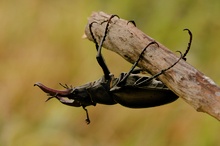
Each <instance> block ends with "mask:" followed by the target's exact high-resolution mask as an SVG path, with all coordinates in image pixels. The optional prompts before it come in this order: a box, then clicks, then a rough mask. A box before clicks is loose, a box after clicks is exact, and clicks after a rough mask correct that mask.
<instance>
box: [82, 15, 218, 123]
mask: <svg viewBox="0 0 220 146" xmlns="http://www.w3.org/2000/svg"><path fill="white" fill-rule="evenodd" d="M109 17H110V15H108V14H105V13H104V12H94V13H92V15H91V16H90V17H89V18H88V24H87V26H86V29H85V35H86V37H87V38H88V39H89V40H91V41H93V39H92V37H91V34H90V31H89V24H90V23H92V22H97V23H94V24H93V25H92V31H93V33H94V36H95V37H96V39H97V41H98V42H100V39H101V38H102V36H103V34H104V29H105V26H106V23H103V21H106V20H108V18H109ZM152 41H155V40H154V39H152V38H151V37H149V36H147V35H146V34H144V33H143V32H142V31H140V30H139V29H138V28H137V27H135V26H134V25H133V23H128V21H127V20H124V19H121V18H120V19H119V18H117V17H115V18H113V19H112V21H111V23H110V26H109V30H108V34H107V37H106V40H105V42H104V45H103V46H104V47H105V48H107V49H109V50H111V51H114V52H116V53H118V54H119V55H120V56H122V57H123V58H124V59H126V60H127V61H129V62H131V63H134V62H135V61H136V60H137V59H138V56H139V55H140V53H141V51H142V50H143V48H144V47H145V46H146V45H147V44H149V43H150V42H152ZM157 43H158V44H159V47H157V45H151V46H150V47H149V48H147V50H146V51H145V53H144V55H143V59H141V61H140V62H139V64H138V66H139V67H140V68H142V69H144V70H147V71H148V72H149V73H150V74H152V75H154V74H156V73H158V72H160V71H161V70H162V69H165V68H167V67H169V66H170V65H172V64H173V63H174V62H175V61H177V60H178V58H179V57H178V56H176V55H175V54H173V53H172V52H171V51H170V50H169V49H168V48H166V47H165V46H163V45H162V44H160V43H159V42H157ZM159 79H160V80H161V81H162V82H163V83H164V84H165V85H166V86H167V87H168V88H169V89H170V90H172V91H173V92H174V93H175V94H177V95H178V96H179V97H181V98H183V99H184V100H185V101H186V102H187V103H188V104H190V105H191V106H193V107H194V108H195V109H196V110H197V111H199V112H205V113H208V114H209V115H211V116H213V117H215V118H216V119H218V120H220V88H219V87H218V86H217V85H216V84H215V83H214V82H213V81H212V80H211V79H210V78H209V77H207V76H205V75H204V74H203V73H201V72H200V71H198V70H197V69H195V68H194V67H193V66H191V65H190V64H188V63H187V62H185V61H184V60H181V61H180V62H179V63H177V65H175V66H174V67H173V68H172V69H170V70H168V71H167V72H165V73H164V74H162V75H160V76H159Z"/></svg>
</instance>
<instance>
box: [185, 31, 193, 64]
mask: <svg viewBox="0 0 220 146" xmlns="http://www.w3.org/2000/svg"><path fill="white" fill-rule="evenodd" d="M185 30H187V31H188V33H189V42H188V46H187V50H186V52H185V53H184V54H183V59H184V60H185V61H186V55H187V53H188V52H189V50H190V47H191V44H192V37H193V35H192V32H191V31H190V30H189V29H187V28H186V29H184V30H183V31H185Z"/></svg>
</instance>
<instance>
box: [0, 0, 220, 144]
mask: <svg viewBox="0 0 220 146" xmlns="http://www.w3.org/2000/svg"><path fill="white" fill-rule="evenodd" d="M92 11H104V12H106V13H109V14H117V15H119V16H120V17H121V18H124V19H127V20H135V21H136V24H137V27H138V28H140V29H141V30H143V32H145V33H146V34H148V35H149V36H151V37H153V38H154V39H156V40H157V41H159V42H161V43H162V44H164V45H165V46H167V47H168V48H170V49H171V50H172V51H176V50H180V51H184V50H185V49H186V46H187V43H188V39H189V36H188V34H187V32H183V31H182V30H183V29H184V28H189V29H190V30H191V31H192V32H193V37H194V38H193V44H192V49H191V51H190V53H189V54H188V57H187V59H188V60H187V61H188V62H189V63H190V64H192V65H193V66H195V67H196V68H197V69H199V70H200V71H202V72H203V73H205V74H206V75H207V76H209V77H211V78H212V79H213V80H214V81H215V82H216V83H217V84H219V83H220V77H219V74H220V69H219V64H220V57H219V56H220V50H219V46H220V41H219V38H220V19H219V18H220V1H219V0H209V1H207V0H194V1H193V0H179V1H177V0H168V1H162V0H155V1H152V0H136V1H132V0H127V1H123V0H122V1H119V0H112V1H104V0H97V1H89V0H19V1H16V0H7V1H6V0H1V1H0V97H1V101H0V110H1V114H0V145H1V146H15V145H16V146H71V145H74V146H88V145H91V146H104V145H105V146H110V145H116V146H118V145H119V146H134V145H135V146H143V145H148V146H176V145H178V146H207V145H211V146H217V145H220V139H219V131H220V125H219V121H217V120H216V119H214V118H213V117H211V116H209V115H207V114H204V113H199V112H196V111H195V110H194V109H193V108H192V107H191V106H189V105H188V104H187V103H185V102H184V101H183V100H182V99H179V100H178V101H176V102H174V103H172V104H169V105H165V106H161V107H156V108H149V109H128V108H125V107H122V106H120V105H115V106H105V105H97V106H96V107H88V110H89V114H90V118H91V124H90V125H86V123H85V122H84V120H85V112H84V110H83V109H82V108H73V107H68V106H64V105H62V104H60V103H59V102H58V101H57V100H51V101H50V102H47V103H45V102H44V101H45V100H46V95H45V94H44V93H43V92H42V91H40V90H39V89H38V88H37V87H33V84H34V83H35V82H42V83H44V84H45V85H47V86H49V87H52V88H56V89H62V87H61V86H59V85H58V83H59V82H61V83H67V84H68V85H73V86H78V85H81V84H84V83H86V82H89V81H93V80H96V79H98V78H99V77H101V75H102V71H101V69H100V67H99V66H98V64H97V62H96V59H95V55H96V51H95V46H94V44H93V43H92V42H90V41H88V40H86V39H82V35H83V33H84V29H85V26H86V23H87V18H88V17H89V16H90V15H91V13H92ZM104 56H105V58H106V62H107V64H108V65H109V68H110V69H111V72H112V73H114V74H116V76H117V75H118V74H119V73H120V72H123V71H128V70H129V68H130V66H131V65H130V64H129V63H127V62H126V61H125V60H123V59H122V58H121V57H119V56H118V55H117V54H114V53H112V52H110V51H104Z"/></svg>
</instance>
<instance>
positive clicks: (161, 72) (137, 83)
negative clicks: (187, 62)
mask: <svg viewBox="0 0 220 146" xmlns="http://www.w3.org/2000/svg"><path fill="white" fill-rule="evenodd" d="M177 52H179V53H180V58H179V59H178V60H177V61H176V62H175V63H174V64H172V65H171V66H170V67H168V68H166V69H163V70H161V71H160V72H159V73H157V74H155V75H153V76H151V77H150V78H147V79H146V80H144V81H141V82H140V81H137V82H136V83H135V84H134V85H141V84H142V83H144V82H149V81H151V80H153V79H155V78H157V77H158V76H160V75H162V74H163V73H165V72H166V71H167V70H169V69H171V68H172V67H174V66H175V65H176V64H177V63H178V62H179V61H180V60H181V59H182V58H183V55H182V53H181V52H180V51H177Z"/></svg>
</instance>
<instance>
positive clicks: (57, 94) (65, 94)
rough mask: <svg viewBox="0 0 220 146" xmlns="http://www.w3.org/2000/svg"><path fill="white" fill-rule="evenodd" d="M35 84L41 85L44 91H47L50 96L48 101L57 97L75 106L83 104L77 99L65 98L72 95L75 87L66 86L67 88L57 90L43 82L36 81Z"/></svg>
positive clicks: (62, 101) (64, 102) (66, 103)
mask: <svg viewBox="0 0 220 146" xmlns="http://www.w3.org/2000/svg"><path fill="white" fill-rule="evenodd" d="M34 86H37V87H39V88H40V89H41V90H42V91H43V92H45V93H47V95H48V96H50V97H48V98H47V100H46V101H48V100H50V99H52V98H56V99H58V100H59V101H60V102H61V103H63V104H65V105H69V106H74V107H80V106H81V104H80V102H78V101H75V100H67V99H65V98H68V97H70V96H71V93H72V92H73V88H69V87H67V86H66V90H56V89H52V88H49V87H47V86H45V85H43V84H42V83H35V84H34Z"/></svg>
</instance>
